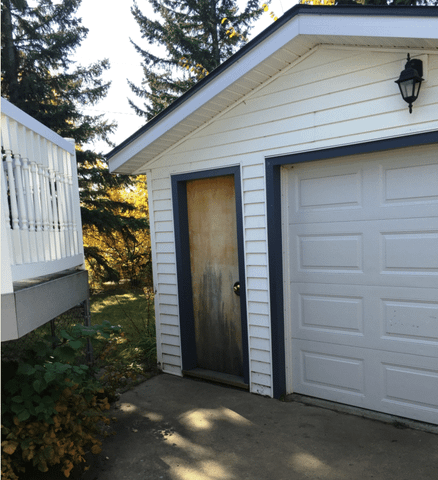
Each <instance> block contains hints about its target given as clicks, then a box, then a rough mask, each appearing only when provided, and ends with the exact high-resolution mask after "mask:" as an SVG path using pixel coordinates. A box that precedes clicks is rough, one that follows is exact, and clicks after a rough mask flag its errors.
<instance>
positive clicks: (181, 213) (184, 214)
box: [171, 166, 249, 385]
mask: <svg viewBox="0 0 438 480" xmlns="http://www.w3.org/2000/svg"><path fill="white" fill-rule="evenodd" d="M224 175H233V176H234V193H235V198H236V222H237V252H238V258H239V260H238V263H239V265H238V267H239V281H240V312H241V325H242V353H243V373H244V375H243V379H244V383H245V384H247V385H249V353H248V322H247V314H246V286H245V260H244V242H243V210H242V188H241V176H240V167H239V166H234V167H224V168H218V169H214V170H201V171H197V172H190V173H183V174H177V175H171V183H172V206H173V221H174V226H175V253H176V273H177V280H178V304H179V316H180V334H181V356H182V368H183V370H186V371H187V370H192V369H194V368H196V366H197V365H196V361H197V357H196V340H195V322H194V313H193V301H192V298H193V297H192V293H193V292H192V278H191V268H190V245H189V222H188V211H187V188H186V185H187V181H188V180H199V179H203V178H212V177H220V176H224Z"/></svg>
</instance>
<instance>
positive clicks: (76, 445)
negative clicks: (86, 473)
mask: <svg viewBox="0 0 438 480" xmlns="http://www.w3.org/2000/svg"><path fill="white" fill-rule="evenodd" d="M119 333H120V327H113V326H111V325H110V324H109V322H103V323H102V325H94V326H92V327H84V326H81V325H76V326H74V327H73V328H72V329H71V331H70V332H67V331H65V330H63V331H62V333H61V337H62V338H61V339H57V338H52V337H50V336H47V337H45V338H44V339H43V340H41V341H39V342H37V343H36V344H35V345H34V347H33V348H32V349H31V350H30V351H29V352H28V353H27V354H26V355H25V358H24V360H21V361H20V364H18V363H17V362H8V363H7V364H6V365H5V364H3V365H2V371H3V372H4V375H3V378H2V384H3V385H2V391H3V394H2V426H1V430H2V444H1V446H2V468H1V473H2V478H4V479H6V480H16V479H18V474H19V473H20V472H25V471H26V466H29V465H30V464H32V465H33V466H34V467H37V468H38V469H39V470H40V471H42V472H46V471H47V470H48V468H49V466H52V465H57V464H60V465H61V470H62V471H63V473H64V475H65V476H66V477H68V476H69V475H70V472H71V470H72V468H73V467H74V466H75V465H76V464H79V463H81V462H84V461H85V459H84V455H85V453H86V452H87V451H91V452H92V453H94V454H98V453H100V446H101V441H100V440H99V439H98V438H97V437H98V434H99V424H101V422H104V423H108V420H107V418H106V417H105V415H104V411H105V410H107V409H109V403H108V400H107V398H104V396H103V392H104V391H103V389H102V387H101V385H100V383H99V382H98V381H97V380H96V379H95V378H94V377H93V375H92V374H91V373H92V372H91V369H90V367H89V366H88V365H85V364H77V359H78V358H80V356H81V355H82V354H83V351H84V348H85V346H86V343H87V342H88V341H92V342H93V343H95V344H96V342H102V341H105V340H110V339H111V338H112V337H114V336H115V335H117V334H119ZM54 342H55V343H57V344H58V346H57V348H55V349H53V343H54Z"/></svg>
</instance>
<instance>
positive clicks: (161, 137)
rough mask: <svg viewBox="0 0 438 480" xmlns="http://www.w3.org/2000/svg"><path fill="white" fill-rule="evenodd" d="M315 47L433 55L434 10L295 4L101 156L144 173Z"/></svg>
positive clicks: (437, 34) (437, 35)
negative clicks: (156, 159) (198, 129)
mask: <svg viewBox="0 0 438 480" xmlns="http://www.w3.org/2000/svg"><path fill="white" fill-rule="evenodd" d="M319 44H330V45H339V46H342V45H344V46H362V47H363V46H365V47H381V48H406V49H418V50H425V49H428V50H437V51H438V8H437V7H386V6H384V7H379V6H371V7H367V6H355V5H347V6H310V5H296V6H294V7H293V8H291V9H290V10H288V11H287V12H286V13H285V14H284V15H283V16H282V17H280V18H279V19H278V20H277V21H276V22H273V23H272V24H271V25H270V26H269V27H268V28H266V29H265V30H264V31H263V32H261V33H260V34H259V35H258V36H257V37H255V38H254V39H253V40H251V41H250V42H248V43H247V44H246V45H244V46H243V47H242V48H241V49H240V50H239V51H238V52H237V53H235V54H234V55H233V56H231V57H230V58H229V59H227V60H226V61H225V62H224V63H222V64H221V65H220V66H219V67H217V68H216V69H215V70H213V71H212V72H211V73H210V74H209V75H207V76H206V77H204V78H203V79H202V80H201V81H199V82H198V83H197V84H196V85H195V86H194V87H192V88H191V89H190V90H188V91H187V92H186V93H185V94H184V95H182V96H181V97H179V98H178V99H177V100H175V101H174V102H173V103H172V104H171V105H170V106H169V107H167V108H166V109H165V110H163V111H162V112H161V113H160V114H159V115H157V116H156V117H154V118H153V119H152V120H150V121H149V122H148V123H146V124H145V125H144V126H143V127H141V128H140V129H139V130H137V131H136V132H135V133H134V134H133V135H131V136H130V137H129V138H127V139H126V140H125V141H123V142H122V143H121V144H120V145H118V146H117V147H115V148H114V149H113V150H112V151H111V152H109V153H108V154H107V155H106V158H107V159H108V161H109V168H110V171H111V172H115V173H126V174H133V173H134V174H135V173H144V172H145V170H146V169H147V166H148V165H149V164H150V162H152V161H153V160H154V159H155V158H156V157H157V156H159V155H161V154H162V153H163V152H165V151H166V150H167V149H168V148H170V147H172V146H174V145H175V144H177V143H178V142H180V141H181V140H182V139H184V138H185V137H186V136H187V135H188V134H190V133H191V132H193V131H194V130H196V129H197V128H198V127H200V126H201V125H203V124H204V123H206V122H208V121H209V120H210V119H212V118H214V117H215V116H216V115H218V114H219V113H221V112H222V111H224V110H225V109H226V108H228V107H229V106H230V105H232V104H234V103H235V102H236V101H238V100H239V99H241V98H242V97H244V96H245V95H247V94H248V93H250V92H251V91H253V90H254V89H256V88H258V87H259V86H260V85H262V84H263V83H264V82H265V81H266V80H267V79H269V78H270V77H272V76H274V75H276V74H277V73H278V72H280V71H281V70H283V69H284V68H285V67H287V66H289V65H290V64H291V63H294V62H295V61H297V60H299V59H300V57H302V56H303V55H305V54H306V53H307V52H309V51H310V50H311V49H312V48H314V47H315V46H317V45H319Z"/></svg>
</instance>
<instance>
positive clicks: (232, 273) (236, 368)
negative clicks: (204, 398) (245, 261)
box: [186, 175, 244, 377]
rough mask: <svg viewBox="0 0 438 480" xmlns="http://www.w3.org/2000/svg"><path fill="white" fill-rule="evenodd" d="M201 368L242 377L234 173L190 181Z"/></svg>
mask: <svg viewBox="0 0 438 480" xmlns="http://www.w3.org/2000/svg"><path fill="white" fill-rule="evenodd" d="M186 194H187V221H188V236H189V239H188V240H189V242H188V243H189V250H190V274H191V291H192V293H191V294H192V305H193V320H194V336H195V344H196V366H197V367H198V368H202V369H206V370H211V371H214V372H221V373H226V374H231V375H236V376H241V377H242V376H244V366H243V363H244V362H243V351H242V321H241V305H240V297H239V296H238V295H237V294H236V292H235V289H234V288H233V287H234V285H235V283H236V282H239V251H238V236H237V221H236V193H235V183H234V175H223V176H214V177H209V178H200V179H194V180H189V181H187V182H186Z"/></svg>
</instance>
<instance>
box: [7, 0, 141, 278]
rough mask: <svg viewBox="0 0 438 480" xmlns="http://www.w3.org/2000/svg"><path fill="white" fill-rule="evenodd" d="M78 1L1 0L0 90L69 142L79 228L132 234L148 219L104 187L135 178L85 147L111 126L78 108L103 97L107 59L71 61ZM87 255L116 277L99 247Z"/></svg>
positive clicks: (80, 30) (81, 32)
mask: <svg viewBox="0 0 438 480" xmlns="http://www.w3.org/2000/svg"><path fill="white" fill-rule="evenodd" d="M80 4H81V0H62V1H61V2H59V1H58V2H57V3H56V4H54V2H53V1H52V0H38V1H37V2H34V3H33V4H32V6H31V5H30V4H29V3H28V1H27V0H2V19H1V27H2V33H1V41H2V54H1V60H2V62H1V63H2V95H3V96H4V97H6V98H7V99H8V100H10V101H11V103H13V104H14V105H16V106H17V107H18V108H20V109H22V110H23V111H25V112H26V113H28V114H29V115H31V116H32V117H34V118H36V119H37V120H39V121H40V122H41V123H43V124H44V125H46V126H47V127H49V128H50V129H52V130H53V131H55V132H56V133H58V134H59V135H61V136H62V137H64V138H73V139H74V141H75V143H76V153H77V160H78V179H79V189H80V197H81V214H82V223H83V227H84V232H86V231H87V227H93V230H94V231H96V230H97V231H98V232H99V233H100V234H101V235H112V232H114V231H118V232H123V234H124V235H125V237H126V238H130V239H133V238H134V234H135V231H137V230H139V229H145V228H147V227H148V223H147V221H146V220H142V219H138V218H134V217H133V216H129V215H128V216H127V215H126V212H127V211H129V210H133V209H134V207H133V206H132V205H129V204H128V203H126V202H123V201H116V200H114V199H111V198H110V197H109V195H108V191H109V189H111V188H117V187H119V188H123V187H126V186H129V185H132V183H133V180H132V179H131V178H130V177H127V176H116V175H110V174H109V172H108V168H107V166H106V165H105V160H104V157H103V156H102V155H101V154H97V153H95V152H93V151H92V150H90V149H88V148H87V147H86V145H87V144H89V143H91V142H93V141H94V140H98V139H103V140H106V141H107V142H108V143H109V139H108V136H109V134H110V133H111V132H113V131H114V129H115V128H116V125H115V124H114V123H108V122H106V121H105V120H103V118H102V116H99V115H98V116H90V115H85V114H84V113H82V111H81V106H83V105H94V104H96V103H97V102H98V101H99V100H100V99H102V98H103V97H104V96H105V95H106V93H107V91H108V88H109V83H104V81H103V80H102V73H103V71H104V70H106V69H108V68H109V63H108V61H107V60H102V61H98V62H96V63H94V64H92V65H89V66H87V67H84V66H75V65H74V62H73V61H72V60H71V55H72V53H73V52H74V51H75V49H76V48H77V47H78V46H79V45H80V43H81V42H82V40H83V39H84V38H85V36H86V35H87V32H88V30H87V29H86V28H85V27H84V26H82V25H81V20H80V19H78V18H77V17H76V16H75V14H76V12H77V9H78V7H79V6H80ZM121 213H123V215H122V214H121ZM85 245H86V238H85ZM85 255H86V258H87V260H88V261H89V263H90V265H91V266H92V267H93V268H94V269H95V270H96V272H97V273H99V274H100V275H101V276H102V277H104V278H106V279H111V280H116V279H118V277H119V273H118V272H117V271H115V270H114V269H113V268H112V267H111V266H110V264H109V263H108V262H107V261H106V259H105V255H104V254H103V252H102V251H100V250H99V248H96V247H95V246H92V247H91V246H89V247H87V246H86V247H85Z"/></svg>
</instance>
